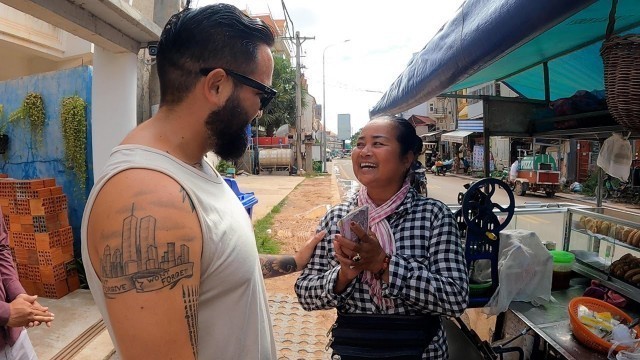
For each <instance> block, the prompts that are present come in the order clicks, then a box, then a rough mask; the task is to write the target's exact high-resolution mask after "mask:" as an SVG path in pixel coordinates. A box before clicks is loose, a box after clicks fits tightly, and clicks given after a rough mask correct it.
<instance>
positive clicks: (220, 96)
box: [201, 69, 233, 108]
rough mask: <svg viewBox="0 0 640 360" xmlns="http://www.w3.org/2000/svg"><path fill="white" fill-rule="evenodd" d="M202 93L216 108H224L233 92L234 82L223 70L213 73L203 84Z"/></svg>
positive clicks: (216, 70)
mask: <svg viewBox="0 0 640 360" xmlns="http://www.w3.org/2000/svg"><path fill="white" fill-rule="evenodd" d="M201 91H202V92H203V96H204V98H205V99H207V101H208V102H210V103H211V104H213V105H214V106H215V108H219V107H222V105H224V103H225V102H226V101H227V98H228V97H229V96H231V93H232V92H233V81H232V80H231V78H230V77H229V76H228V75H227V74H226V73H225V72H224V70H222V69H215V70H213V71H211V72H210V73H209V74H208V75H207V76H206V77H205V78H204V81H203V82H202V87H201Z"/></svg>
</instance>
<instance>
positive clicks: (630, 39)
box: [600, 0, 640, 131]
mask: <svg viewBox="0 0 640 360" xmlns="http://www.w3.org/2000/svg"><path fill="white" fill-rule="evenodd" d="M617 7H618V0H612V1H611V11H610V12H609V22H608V24H607V31H606V33H605V40H604V42H603V43H602V47H601V48H600V55H601V56H602V62H603V63H604V88H605V93H606V95H607V107H608V108H609V112H610V113H611V116H613V119H614V120H615V121H617V122H618V123H619V124H620V125H622V126H623V127H625V128H626V129H627V130H629V131H640V67H638V64H640V35H632V34H630V35H623V36H619V35H614V33H615V28H616V11H617Z"/></svg>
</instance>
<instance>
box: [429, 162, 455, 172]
mask: <svg viewBox="0 0 640 360" xmlns="http://www.w3.org/2000/svg"><path fill="white" fill-rule="evenodd" d="M452 167H453V159H449V160H445V161H436V163H435V165H434V166H433V167H432V168H431V171H432V172H433V173H434V174H436V175H442V176H445V175H446V174H447V171H451V168H452Z"/></svg>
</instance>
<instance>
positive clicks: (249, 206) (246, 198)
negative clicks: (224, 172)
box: [224, 177, 258, 218]
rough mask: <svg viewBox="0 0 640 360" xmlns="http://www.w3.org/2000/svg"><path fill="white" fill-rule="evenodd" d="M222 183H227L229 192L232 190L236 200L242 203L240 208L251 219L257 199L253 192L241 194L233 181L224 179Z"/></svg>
mask: <svg viewBox="0 0 640 360" xmlns="http://www.w3.org/2000/svg"><path fill="white" fill-rule="evenodd" d="M224 181H225V182H226V183H227V185H229V187H230V188H231V190H233V192H234V193H235V194H236V196H237V197H238V200H240V202H241V203H242V206H244V208H245V210H247V214H249V218H251V216H252V214H253V205H255V204H257V203H258V198H257V197H256V196H255V195H254V192H253V191H251V192H246V193H243V192H242V191H240V188H239V187H238V183H237V182H236V181H235V180H234V179H231V178H228V177H225V178H224Z"/></svg>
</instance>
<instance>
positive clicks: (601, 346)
mask: <svg viewBox="0 0 640 360" xmlns="http://www.w3.org/2000/svg"><path fill="white" fill-rule="evenodd" d="M580 305H584V306H585V307H587V309H589V310H592V311H595V312H605V311H608V312H610V313H611V315H613V316H615V317H617V318H620V319H624V321H625V322H626V323H627V324H629V323H631V321H632V318H631V317H630V316H629V315H627V314H626V313H625V312H624V311H622V310H620V309H618V308H617V307H615V306H613V305H611V304H609V303H607V302H604V301H602V300H598V299H594V298H590V297H577V298H573V299H572V300H571V301H570V302H569V325H571V331H572V332H573V336H575V337H576V339H578V341H580V342H581V343H582V344H584V345H585V346H588V347H590V348H592V349H593V350H596V351H599V352H601V353H605V354H606V353H607V352H608V351H609V348H611V345H613V344H611V343H610V342H608V341H606V340H604V339H601V338H600V337H598V336H597V335H596V334H594V333H592V332H591V331H590V330H589V329H588V328H587V327H586V326H584V324H582V323H581V322H580V320H579V319H578V307H579V306H580ZM634 329H635V330H636V332H640V327H638V326H636V327H635V328H634ZM627 348H628V347H626V346H618V347H616V350H615V351H620V350H624V349H627Z"/></svg>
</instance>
